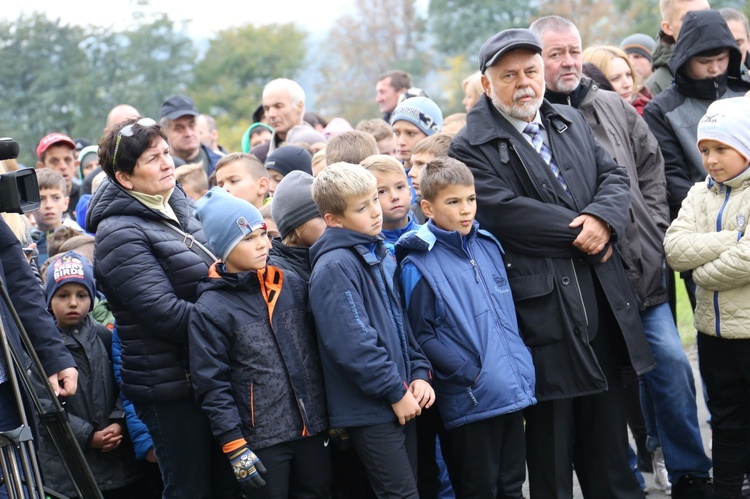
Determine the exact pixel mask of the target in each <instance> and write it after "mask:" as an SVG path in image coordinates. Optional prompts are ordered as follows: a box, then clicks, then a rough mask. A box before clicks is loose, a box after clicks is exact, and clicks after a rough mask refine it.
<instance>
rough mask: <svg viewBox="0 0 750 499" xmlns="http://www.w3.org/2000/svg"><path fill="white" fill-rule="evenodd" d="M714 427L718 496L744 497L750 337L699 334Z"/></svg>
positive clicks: (749, 455) (749, 442)
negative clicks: (742, 493)
mask: <svg viewBox="0 0 750 499" xmlns="http://www.w3.org/2000/svg"><path fill="white" fill-rule="evenodd" d="M698 364H699V366H700V370H701V376H702V377H703V382H704V383H705V385H706V392H707V393H708V410H709V411H710V412H711V429H712V430H713V445H712V451H711V452H712V457H713V465H714V472H713V475H714V497H716V498H717V499H719V498H728V497H732V498H737V497H741V490H742V480H743V478H744V476H745V473H746V472H747V468H748V464H750V340H725V339H722V338H717V337H714V336H708V335H706V334H700V333H699V334H698Z"/></svg>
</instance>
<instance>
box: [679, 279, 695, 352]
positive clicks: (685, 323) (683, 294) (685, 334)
mask: <svg viewBox="0 0 750 499" xmlns="http://www.w3.org/2000/svg"><path fill="white" fill-rule="evenodd" d="M674 280H675V284H676V286H675V287H676V288H677V291H676V294H677V330H678V331H679V332H680V338H681V339H682V346H684V347H687V346H692V345H694V344H695V334H696V333H695V326H694V325H693V309H692V307H691V306H690V299H689V298H688V296H687V291H685V282H684V281H683V280H682V279H680V276H679V274H677V273H675V278H674Z"/></svg>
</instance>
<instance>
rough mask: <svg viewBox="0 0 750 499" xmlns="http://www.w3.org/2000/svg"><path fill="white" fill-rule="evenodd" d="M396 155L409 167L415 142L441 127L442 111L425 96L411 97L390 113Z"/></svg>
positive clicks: (407, 169) (406, 167)
mask: <svg viewBox="0 0 750 499" xmlns="http://www.w3.org/2000/svg"><path fill="white" fill-rule="evenodd" d="M391 126H392V127H393V138H394V139H395V140H396V156H397V157H398V158H399V159H400V160H401V161H402V162H403V163H404V168H405V169H406V171H407V172H408V171H409V169H410V168H411V153H412V151H413V150H414V146H416V145H417V142H419V141H420V140H422V139H423V138H425V137H429V136H430V135H432V134H434V133H437V132H440V130H442V129H443V113H442V112H441V111H440V108H439V107H438V106H437V104H435V103H434V102H433V101H432V100H430V99H428V98H427V97H412V98H410V99H406V100H404V101H403V102H401V104H399V105H398V106H397V107H396V109H394V110H393V114H391Z"/></svg>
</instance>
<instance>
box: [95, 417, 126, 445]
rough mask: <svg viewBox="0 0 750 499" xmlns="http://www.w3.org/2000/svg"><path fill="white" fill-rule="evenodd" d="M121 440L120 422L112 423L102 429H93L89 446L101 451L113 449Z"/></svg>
mask: <svg viewBox="0 0 750 499" xmlns="http://www.w3.org/2000/svg"><path fill="white" fill-rule="evenodd" d="M121 442H122V426H120V423H112V424H111V425H109V426H107V427H106V428H104V429H103V430H99V431H95V432H94V438H93V439H91V447H92V448H94V449H100V450H101V451H102V452H110V451H113V450H115V449H116V448H117V447H118V446H119V445H120V443H121Z"/></svg>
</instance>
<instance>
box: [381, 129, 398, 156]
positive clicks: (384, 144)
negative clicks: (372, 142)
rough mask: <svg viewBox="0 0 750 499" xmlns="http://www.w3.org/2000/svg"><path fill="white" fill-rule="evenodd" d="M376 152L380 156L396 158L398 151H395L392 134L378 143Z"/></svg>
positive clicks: (394, 141)
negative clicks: (385, 155)
mask: <svg viewBox="0 0 750 499" xmlns="http://www.w3.org/2000/svg"><path fill="white" fill-rule="evenodd" d="M378 152H379V153H380V154H387V155H388V156H393V157H394V158H398V151H396V140H395V139H394V138H393V134H391V135H389V136H388V137H386V138H384V139H381V140H379V141H378Z"/></svg>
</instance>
